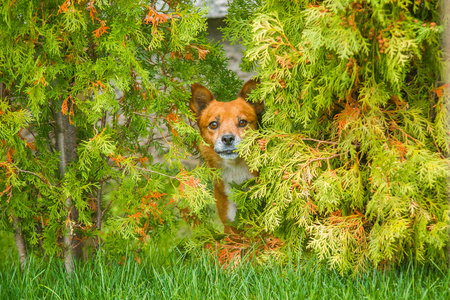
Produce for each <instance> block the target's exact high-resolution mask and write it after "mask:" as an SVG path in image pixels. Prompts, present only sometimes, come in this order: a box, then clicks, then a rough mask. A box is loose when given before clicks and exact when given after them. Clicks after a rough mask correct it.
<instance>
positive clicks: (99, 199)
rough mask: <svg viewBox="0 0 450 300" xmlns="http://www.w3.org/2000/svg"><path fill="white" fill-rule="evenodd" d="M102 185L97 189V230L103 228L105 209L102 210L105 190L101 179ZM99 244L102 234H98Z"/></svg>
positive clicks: (98, 244) (98, 243)
mask: <svg viewBox="0 0 450 300" xmlns="http://www.w3.org/2000/svg"><path fill="white" fill-rule="evenodd" d="M99 184H100V187H99V188H98V190H97V203H96V204H97V223H96V225H97V230H98V231H100V230H101V229H102V219H103V211H102V191H103V183H102V182H101V181H100V183H99ZM97 246H100V235H98V239H97Z"/></svg>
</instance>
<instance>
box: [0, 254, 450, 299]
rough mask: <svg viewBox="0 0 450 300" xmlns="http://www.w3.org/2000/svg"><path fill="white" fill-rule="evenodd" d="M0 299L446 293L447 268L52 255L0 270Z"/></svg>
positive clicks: (390, 296) (422, 296) (449, 273)
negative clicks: (80, 259) (83, 259)
mask: <svg viewBox="0 0 450 300" xmlns="http://www.w3.org/2000/svg"><path fill="white" fill-rule="evenodd" d="M0 271H1V272H0V299H89V300H99V299H398V300H400V299H450V271H449V270H447V269H445V270H442V269H439V268H436V267H430V266H419V267H413V266H403V267H401V268H399V269H397V270H395V271H382V270H372V271H370V272H367V273H365V274H360V275H359V276H356V277H352V276H349V275H345V276H342V275H340V274H338V273H336V272H333V271H330V270H328V269H327V268H326V267H324V266H319V265H318V264H316V263H315V260H313V259H309V260H306V261H303V260H300V261H299V262H298V263H292V264H287V265H282V266H281V265H279V264H276V263H268V264H265V265H263V266H261V265H256V264H251V263H247V264H241V265H240V266H239V267H237V268H235V269H233V270H231V269H223V268H222V267H221V266H220V265H219V264H218V263H216V262H215V261H214V260H213V259H212V258H211V257H209V256H208V255H206V254H204V255H201V256H200V257H197V258H193V257H184V256H182V255H179V254H173V255H166V256H165V257H162V256H160V255H158V254H155V255H151V259H150V258H148V259H147V260H146V261H141V263H137V262H136V261H135V260H133V259H128V260H127V262H126V263H125V264H118V263H112V262H109V263H107V262H104V261H103V260H102V259H101V258H99V259H96V260H95V261H91V262H88V263H83V264H80V265H78V266H77V271H76V272H75V273H74V274H72V275H71V276H68V275H67V274H66V272H65V270H64V266H63V264H62V263H61V262H60V261H59V260H57V259H50V260H49V261H46V262H43V261H42V260H40V259H31V260H30V261H29V263H28V266H27V267H26V269H25V270H24V271H21V270H20V268H19V267H18V265H17V264H16V263H15V264H13V263H9V264H8V263H7V264H3V265H2V266H1V269H0Z"/></svg>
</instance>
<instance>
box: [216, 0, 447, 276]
mask: <svg viewBox="0 0 450 300" xmlns="http://www.w3.org/2000/svg"><path fill="white" fill-rule="evenodd" d="M230 5H231V6H230V14H229V16H228V18H227V24H228V27H226V28H224V29H223V30H224V33H225V35H226V36H227V37H228V38H230V39H231V40H232V41H239V40H241V41H242V43H243V44H244V45H245V46H246V51H245V59H244V65H245V66H246V68H247V69H252V70H254V71H256V73H257V75H258V77H259V78H260V79H261V85H260V88H259V89H258V90H256V91H255V93H253V94H252V95H251V97H252V98H253V99H264V101H265V114H264V116H263V120H262V125H263V129H262V130H260V131H259V132H249V133H248V134H247V136H246V139H245V140H244V141H243V143H242V144H241V149H240V153H241V154H242V155H243V156H244V157H245V158H246V159H247V160H248V162H249V165H250V167H251V169H252V170H258V171H259V174H260V175H259V178H258V179H255V180H253V182H252V183H247V186H248V187H249V192H248V193H243V192H236V193H235V196H234V200H235V201H236V202H237V203H238V204H239V207H241V208H242V209H241V210H240V217H241V222H242V224H243V225H244V226H245V225H246V224H247V225H251V230H252V231H254V232H255V233H259V232H261V231H263V230H265V231H269V232H272V233H275V234H276V235H278V236H280V237H283V238H284V239H285V240H286V241H288V242H290V243H293V244H295V245H297V246H298V247H300V248H307V249H311V250H313V251H314V252H316V253H317V255H318V257H319V258H320V259H326V260H327V261H328V262H329V265H330V266H331V267H334V268H337V269H338V270H340V271H345V270H348V269H353V270H355V271H358V270H361V269H365V268H366V267H367V266H368V265H375V266H380V265H386V264H390V265H396V264H398V263H399V262H401V261H402V260H403V259H404V258H406V257H409V258H411V259H416V260H417V261H420V262H423V261H429V260H433V261H436V262H441V263H442V262H445V257H446V245H447V244H448V243H449V241H448V224H449V217H448V215H449V207H448V202H447V201H448V199H447V178H448V176H449V175H450V174H449V171H450V169H449V161H448V160H447V159H446V158H445V156H446V155H447V154H448V153H449V148H448V147H449V146H448V145H449V144H448V137H447V132H448V128H447V124H446V121H445V120H446V114H447V111H446V103H447V96H446V93H447V90H446V86H445V85H444V83H443V82H442V81H441V79H440V72H441V68H442V62H441V50H440V45H439V42H440V34H441V33H442V31H443V27H442V26H441V25H440V24H441V22H440V20H439V2H438V1H414V2H412V1H370V2H369V1H360V2H353V1H346V0H342V1H265V2H260V1H246V0H245V1H244V0H236V1H233V2H232V3H231V4H230Z"/></svg>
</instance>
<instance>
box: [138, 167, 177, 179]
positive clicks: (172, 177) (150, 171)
mask: <svg viewBox="0 0 450 300" xmlns="http://www.w3.org/2000/svg"><path fill="white" fill-rule="evenodd" d="M134 167H135V168H136V169H138V170H141V171H146V172H149V173H155V174H158V175H161V176H165V177H168V178H171V179H176V180H178V181H179V180H180V179H178V178H176V177H174V176H170V175H167V174H164V173H160V172H157V171H154V170H150V169H146V168H141V167H138V166H134Z"/></svg>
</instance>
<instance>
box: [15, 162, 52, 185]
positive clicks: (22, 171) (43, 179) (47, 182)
mask: <svg viewBox="0 0 450 300" xmlns="http://www.w3.org/2000/svg"><path fill="white" fill-rule="evenodd" d="M16 169H17V171H19V172H21V173H28V174H32V175H34V176H37V177H38V178H39V179H41V180H42V181H43V182H45V183H46V184H47V185H48V186H49V187H50V189H52V188H53V185H52V184H51V183H50V182H49V181H48V180H47V179H46V178H45V177H42V176H40V175H39V174H36V173H34V172H31V171H27V170H22V169H20V168H18V167H16Z"/></svg>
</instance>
